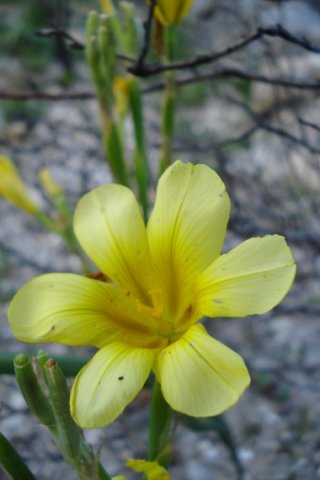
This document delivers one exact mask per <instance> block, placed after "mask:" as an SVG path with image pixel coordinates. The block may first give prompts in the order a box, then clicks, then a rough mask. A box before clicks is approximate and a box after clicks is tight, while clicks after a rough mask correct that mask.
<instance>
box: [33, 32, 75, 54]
mask: <svg viewBox="0 0 320 480" xmlns="http://www.w3.org/2000/svg"><path fill="white" fill-rule="evenodd" d="M35 34H36V36H37V37H42V38H52V37H62V38H65V39H66V40H68V41H69V42H70V47H71V48H72V49H74V50H84V45H83V43H81V42H79V41H78V40H76V39H75V38H74V37H73V36H72V35H71V34H70V33H69V32H67V31H66V30H64V29H62V28H46V29H42V30H37V31H36V32H35Z"/></svg>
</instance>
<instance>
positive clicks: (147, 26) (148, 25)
mask: <svg viewBox="0 0 320 480" xmlns="http://www.w3.org/2000/svg"><path fill="white" fill-rule="evenodd" d="M156 4H157V0H151V2H150V8H149V12H148V18H147V20H146V21H145V22H144V23H143V28H144V38H143V45H142V48H141V52H140V55H139V57H138V59H137V61H136V63H135V65H134V66H133V67H129V68H128V71H130V73H132V74H134V75H136V76H137V77H139V76H141V75H139V73H140V72H143V71H144V70H145V60H146V57H147V55H148V52H149V49H150V40H151V31H152V22H153V16H154V9H155V8H156ZM142 76H143V75H142Z"/></svg>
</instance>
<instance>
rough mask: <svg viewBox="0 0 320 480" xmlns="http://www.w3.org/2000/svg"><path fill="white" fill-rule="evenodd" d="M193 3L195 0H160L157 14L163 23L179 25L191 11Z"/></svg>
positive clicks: (156, 9)
mask: <svg viewBox="0 0 320 480" xmlns="http://www.w3.org/2000/svg"><path fill="white" fill-rule="evenodd" d="M149 3H150V0H149ZM192 3H193V0H158V1H157V5H156V8H155V14H156V16H157V18H158V20H159V21H160V22H161V23H162V24H164V25H177V24H178V23H180V22H182V20H183V19H184V17H185V16H186V15H187V14H188V13H189V10H190V8H191V6H192Z"/></svg>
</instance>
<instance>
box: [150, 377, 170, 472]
mask: <svg viewBox="0 0 320 480" xmlns="http://www.w3.org/2000/svg"><path fill="white" fill-rule="evenodd" d="M172 414H173V412H172V409H171V407H170V406H169V405H168V404H167V402H166V401H165V399H164V397H163V395H162V392H161V386H160V383H159V382H158V381H157V380H155V381H154V384H153V390H152V397H151V405H150V421H149V442H148V460H155V459H157V458H158V459H160V455H161V453H163V451H164V450H165V449H166V446H167V445H168V441H169V438H170V433H171V420H172ZM161 460H162V456H161ZM161 463H162V462H161Z"/></svg>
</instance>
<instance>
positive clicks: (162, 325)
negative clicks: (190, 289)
mask: <svg viewBox="0 0 320 480" xmlns="http://www.w3.org/2000/svg"><path fill="white" fill-rule="evenodd" d="M149 294H150V298H151V305H145V304H142V303H140V302H138V312H140V313H142V314H144V315H147V316H148V317H149V318H150V327H151V328H150V333H151V334H152V335H153V336H157V337H160V338H159V340H161V343H162V342H163V340H166V342H167V344H170V343H173V342H175V341H176V340H178V339H179V338H180V337H181V335H183V334H184V333H185V332H186V330H187V329H188V328H189V326H190V320H191V317H192V316H193V307H192V305H189V306H188V308H187V309H186V310H185V311H184V313H183V315H182V316H181V315H180V317H179V318H172V315H170V314H169V312H167V311H166V308H165V304H164V302H163V298H162V294H161V291H160V290H152V291H150V292H149Z"/></svg>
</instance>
